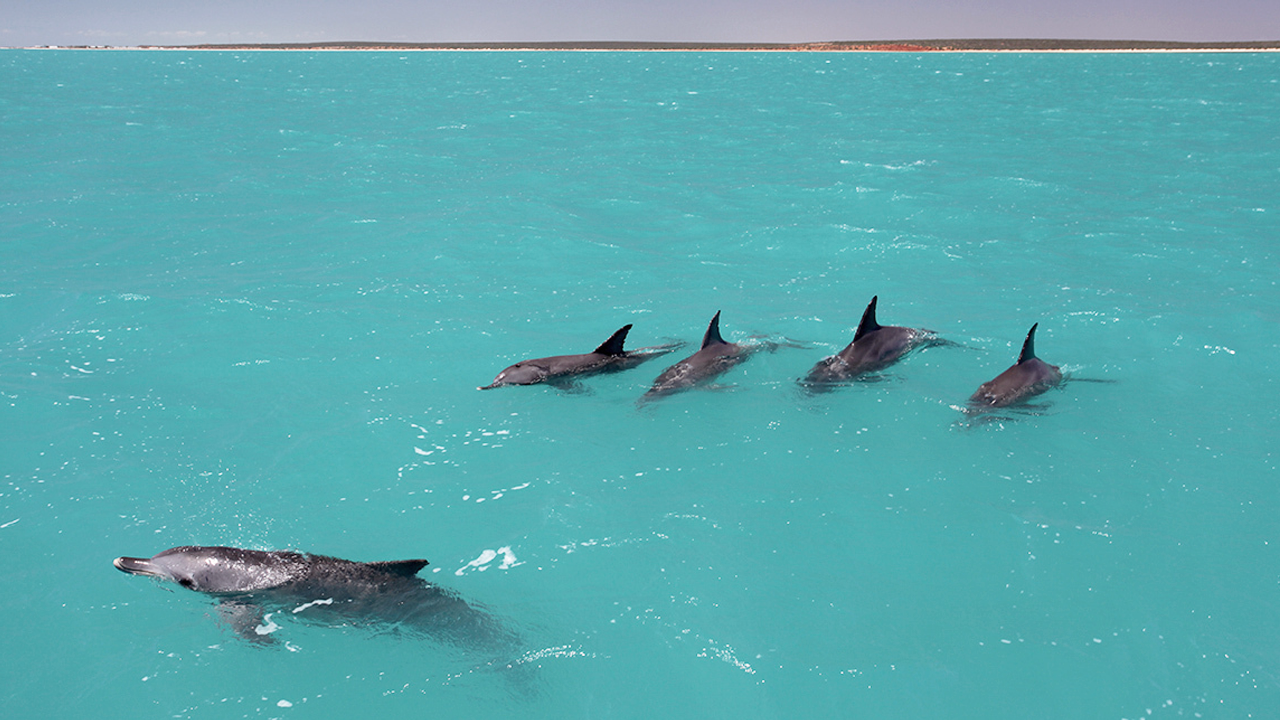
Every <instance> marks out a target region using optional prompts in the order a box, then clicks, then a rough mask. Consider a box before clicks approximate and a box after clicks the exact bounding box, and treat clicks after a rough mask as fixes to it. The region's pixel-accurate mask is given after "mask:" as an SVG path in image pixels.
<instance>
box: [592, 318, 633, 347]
mask: <svg viewBox="0 0 1280 720" xmlns="http://www.w3.org/2000/svg"><path fill="white" fill-rule="evenodd" d="M630 330H631V325H630V324H628V325H623V326H622V327H620V328H618V331H617V332H615V333H614V334H612V335H610V336H609V339H608V340H605V341H604V342H602V343H600V347H598V348H596V349H595V350H593V351H592V352H594V353H595V354H597V355H622V354H624V353H626V350H623V349H622V343H624V342H626V340H627V332H628V331H630Z"/></svg>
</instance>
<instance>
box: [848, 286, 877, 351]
mask: <svg viewBox="0 0 1280 720" xmlns="http://www.w3.org/2000/svg"><path fill="white" fill-rule="evenodd" d="M879 299H880V296H879V295H873V296H872V297H871V302H869V303H867V309H866V310H863V311H862V321H861V322H859V323H858V331H857V332H855V333H854V334H853V341H854V342H858V340H860V339H861V338H862V336H864V335H866V334H868V333H873V332H875V331H876V330H879V329H880V323H878V322H876V301H877V300H879Z"/></svg>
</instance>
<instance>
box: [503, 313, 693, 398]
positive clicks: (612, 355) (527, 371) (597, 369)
mask: <svg viewBox="0 0 1280 720" xmlns="http://www.w3.org/2000/svg"><path fill="white" fill-rule="evenodd" d="M630 330H631V325H624V326H622V327H620V328H618V330H617V332H615V333H614V334H612V335H610V336H609V339H608V340H605V341H604V342H602V343H600V347H597V348H596V349H595V350H592V351H591V352H589V353H584V354H582V355H554V356H552V357H544V358H535V359H533V360H521V361H520V362H518V363H516V364H515V365H512V366H511V367H508V368H507V369H505V370H503V371H502V372H500V373H498V376H497V377H495V378H494V379H493V382H491V383H489V384H488V385H485V386H484V387H481V388H479V389H480V390H491V389H493V388H496V387H503V386H504V385H534V384H536V383H541V382H545V383H551V384H555V383H556V382H558V381H561V380H565V379H567V378H573V377H582V376H585V375H595V374H597V373H605V372H617V371H619V370H627V369H630V368H633V367H635V366H637V365H639V364H640V363H642V362H644V361H646V360H650V359H652V358H655V357H658V356H659V355H665V354H667V353H669V352H671V351H673V350H675V349H676V348H678V347H680V346H681V345H683V343H671V344H668V345H657V346H654V347H649V348H641V349H639V350H625V349H623V347H622V344H623V342H625V341H626V339H627V332H628V331H630Z"/></svg>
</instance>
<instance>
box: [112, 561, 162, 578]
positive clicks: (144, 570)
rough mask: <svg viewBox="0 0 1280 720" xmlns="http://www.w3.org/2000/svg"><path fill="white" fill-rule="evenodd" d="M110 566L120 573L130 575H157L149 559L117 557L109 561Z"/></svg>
mask: <svg viewBox="0 0 1280 720" xmlns="http://www.w3.org/2000/svg"><path fill="white" fill-rule="evenodd" d="M111 564H112V565H115V566H116V569H117V570H119V571H120V572H127V573H129V574H130V575H159V574H160V573H159V572H157V571H156V569H155V567H154V566H152V564H151V558H133V557H118V558H116V559H115V560H112V561H111Z"/></svg>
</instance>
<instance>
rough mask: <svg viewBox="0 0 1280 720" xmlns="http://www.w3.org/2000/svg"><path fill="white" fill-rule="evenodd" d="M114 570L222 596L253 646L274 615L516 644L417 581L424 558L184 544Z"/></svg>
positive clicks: (476, 613)
mask: <svg viewBox="0 0 1280 720" xmlns="http://www.w3.org/2000/svg"><path fill="white" fill-rule="evenodd" d="M114 564H115V566H116V567H117V568H119V569H120V570H122V571H124V572H126V573H131V574H133V575H147V576H151V577H155V578H160V579H162V580H168V581H171V582H175V583H177V584H179V585H181V586H182V587H185V588H187V589H189V590H195V591H196V592H201V593H207V594H210V595H213V596H215V597H217V598H219V600H220V604H219V608H218V611H219V615H221V617H222V618H223V620H225V621H226V622H227V623H228V624H229V625H231V627H232V629H233V630H235V632H236V634H238V635H239V636H240V637H242V638H245V639H247V640H252V641H255V642H267V643H269V642H271V638H270V637H269V635H270V633H271V632H273V631H274V630H276V629H278V627H279V626H278V625H276V624H275V623H274V622H272V620H271V616H272V615H273V614H282V615H281V616H282V617H289V616H291V615H294V616H298V617H302V618H307V619H310V620H312V621H317V622H321V623H325V624H351V625H371V624H379V625H385V626H389V627H394V628H397V629H404V630H410V631H415V632H420V633H422V634H424V635H427V636H429V637H432V638H436V639H441V640H446V641H449V642H452V643H454V644H456V645H459V646H464V647H475V648H482V649H496V648H498V647H500V646H504V645H509V644H510V642H511V640H512V639H513V637H512V636H511V635H510V634H509V633H508V632H507V631H505V630H503V629H502V627H501V626H500V625H499V623H498V622H497V621H496V620H495V619H494V618H492V617H491V616H490V615H489V614H487V613H485V612H484V611H482V610H480V609H477V608H476V607H473V606H472V605H470V604H468V603H467V602H466V601H464V600H463V599H461V598H460V597H458V596H457V595H455V594H454V593H452V592H450V591H448V590H445V589H444V588H441V587H438V586H436V585H432V584H431V583H428V582H425V581H423V580H422V579H421V578H419V577H417V573H418V571H419V570H421V569H422V568H423V567H425V566H426V565H427V561H426V560H399V561H392V562H371V563H363V562H354V561H351V560H342V559H340V558H335V557H328V556H325V555H309V554H306V553H299V552H292V551H287V550H270V551H267V550H245V549H242V548H235V547H217V546H200V545H189V546H183V547H175V548H170V549H168V550H165V551H164V552H162V553H159V554H158V555H155V556H154V557H150V558H136V557H119V558H116V559H115V561H114ZM286 610H287V611H288V613H287V614H284V611H286Z"/></svg>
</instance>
